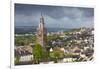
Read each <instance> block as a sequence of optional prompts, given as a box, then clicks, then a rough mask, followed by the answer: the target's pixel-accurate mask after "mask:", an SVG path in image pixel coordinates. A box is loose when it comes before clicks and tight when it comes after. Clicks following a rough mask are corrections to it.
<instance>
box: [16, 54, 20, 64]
mask: <svg viewBox="0 0 100 69" xmlns="http://www.w3.org/2000/svg"><path fill="white" fill-rule="evenodd" d="M19 60H20V55H17V56H16V59H15V64H19V63H20V61H19Z"/></svg>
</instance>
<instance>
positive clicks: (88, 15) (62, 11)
mask: <svg viewBox="0 0 100 69" xmlns="http://www.w3.org/2000/svg"><path fill="white" fill-rule="evenodd" d="M41 12H42V15H43V16H44V21H45V26H46V27H50V28H55V27H57V28H80V27H93V25H94V9H93V8H86V7H71V6H70V7H69V6H50V5H34V4H15V26H38V24H39V20H40V17H41Z"/></svg>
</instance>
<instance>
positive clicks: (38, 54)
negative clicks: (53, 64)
mask: <svg viewBox="0 0 100 69" xmlns="http://www.w3.org/2000/svg"><path fill="white" fill-rule="evenodd" d="M33 57H34V62H35V63H36V64H39V63H40V61H41V60H42V47H41V45H40V44H36V45H35V47H34V48H33Z"/></svg>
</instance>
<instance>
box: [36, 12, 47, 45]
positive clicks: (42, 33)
mask: <svg viewBox="0 0 100 69" xmlns="http://www.w3.org/2000/svg"><path fill="white" fill-rule="evenodd" d="M36 39H37V43H38V44H40V45H41V46H42V47H46V45H47V35H46V29H45V23H44V17H43V15H42V13H41V17H40V22H39V26H38V28H37V33H36Z"/></svg>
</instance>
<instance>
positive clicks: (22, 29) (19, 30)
mask: <svg viewBox="0 0 100 69" xmlns="http://www.w3.org/2000/svg"><path fill="white" fill-rule="evenodd" d="M36 29H37V26H16V27H15V34H26V33H27V34H29V33H32V34H34V33H35V32H36ZM70 30H71V29H67V28H46V31H47V32H58V31H70Z"/></svg>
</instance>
